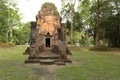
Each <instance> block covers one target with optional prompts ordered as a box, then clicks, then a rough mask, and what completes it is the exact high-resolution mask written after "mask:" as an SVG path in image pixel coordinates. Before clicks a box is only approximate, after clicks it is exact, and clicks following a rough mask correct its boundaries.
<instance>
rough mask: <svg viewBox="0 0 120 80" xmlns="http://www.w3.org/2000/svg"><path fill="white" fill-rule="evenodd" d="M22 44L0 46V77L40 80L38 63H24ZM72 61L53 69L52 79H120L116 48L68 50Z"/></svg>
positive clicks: (119, 54)
mask: <svg viewBox="0 0 120 80" xmlns="http://www.w3.org/2000/svg"><path fill="white" fill-rule="evenodd" d="M25 49H26V46H17V47H12V48H0V80H41V79H40V75H42V74H43V72H44V71H43V70H42V69H43V67H42V69H40V67H39V66H41V65H37V66H36V65H33V64H24V61H25V60H26V59H27V57H28V56H25V55H23V54H22V53H23V52H24V50H25ZM72 54H73V55H72V56H71V59H72V61H73V63H72V64H70V65H68V66H64V67H58V68H56V70H55V74H56V76H57V79H56V80H120V52H108V51H107V52H94V51H88V50H85V51H84V50H83V51H72Z"/></svg>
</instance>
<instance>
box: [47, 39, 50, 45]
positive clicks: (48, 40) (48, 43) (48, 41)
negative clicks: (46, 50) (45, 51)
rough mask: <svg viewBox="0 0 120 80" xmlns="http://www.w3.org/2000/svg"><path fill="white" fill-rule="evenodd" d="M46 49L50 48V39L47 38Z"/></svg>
mask: <svg viewBox="0 0 120 80" xmlns="http://www.w3.org/2000/svg"><path fill="white" fill-rule="evenodd" d="M46 47H50V38H46Z"/></svg>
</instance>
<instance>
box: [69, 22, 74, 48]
mask: <svg viewBox="0 0 120 80" xmlns="http://www.w3.org/2000/svg"><path fill="white" fill-rule="evenodd" d="M70 33H71V35H70V40H71V45H72V46H73V21H72V22H71V32H70Z"/></svg>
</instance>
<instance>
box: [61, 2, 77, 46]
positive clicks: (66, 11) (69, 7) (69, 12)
mask: <svg viewBox="0 0 120 80" xmlns="http://www.w3.org/2000/svg"><path fill="white" fill-rule="evenodd" d="M61 2H62V10H61V14H62V15H63V18H64V19H66V20H69V21H70V22H71V29H70V33H71V35H70V41H71V45H73V17H74V8H75V2H76V0H72V1H71V0H67V1H65V0H61Z"/></svg>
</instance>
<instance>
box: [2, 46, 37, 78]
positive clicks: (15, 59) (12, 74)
mask: <svg viewBox="0 0 120 80" xmlns="http://www.w3.org/2000/svg"><path fill="white" fill-rule="evenodd" d="M25 49H26V47H25V46H19V47H12V48H0V80H37V77H38V75H34V74H33V68H32V67H29V65H26V64H24V61H25V59H27V57H28V56H24V55H23V54H22V53H23V52H24V50H25Z"/></svg>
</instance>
